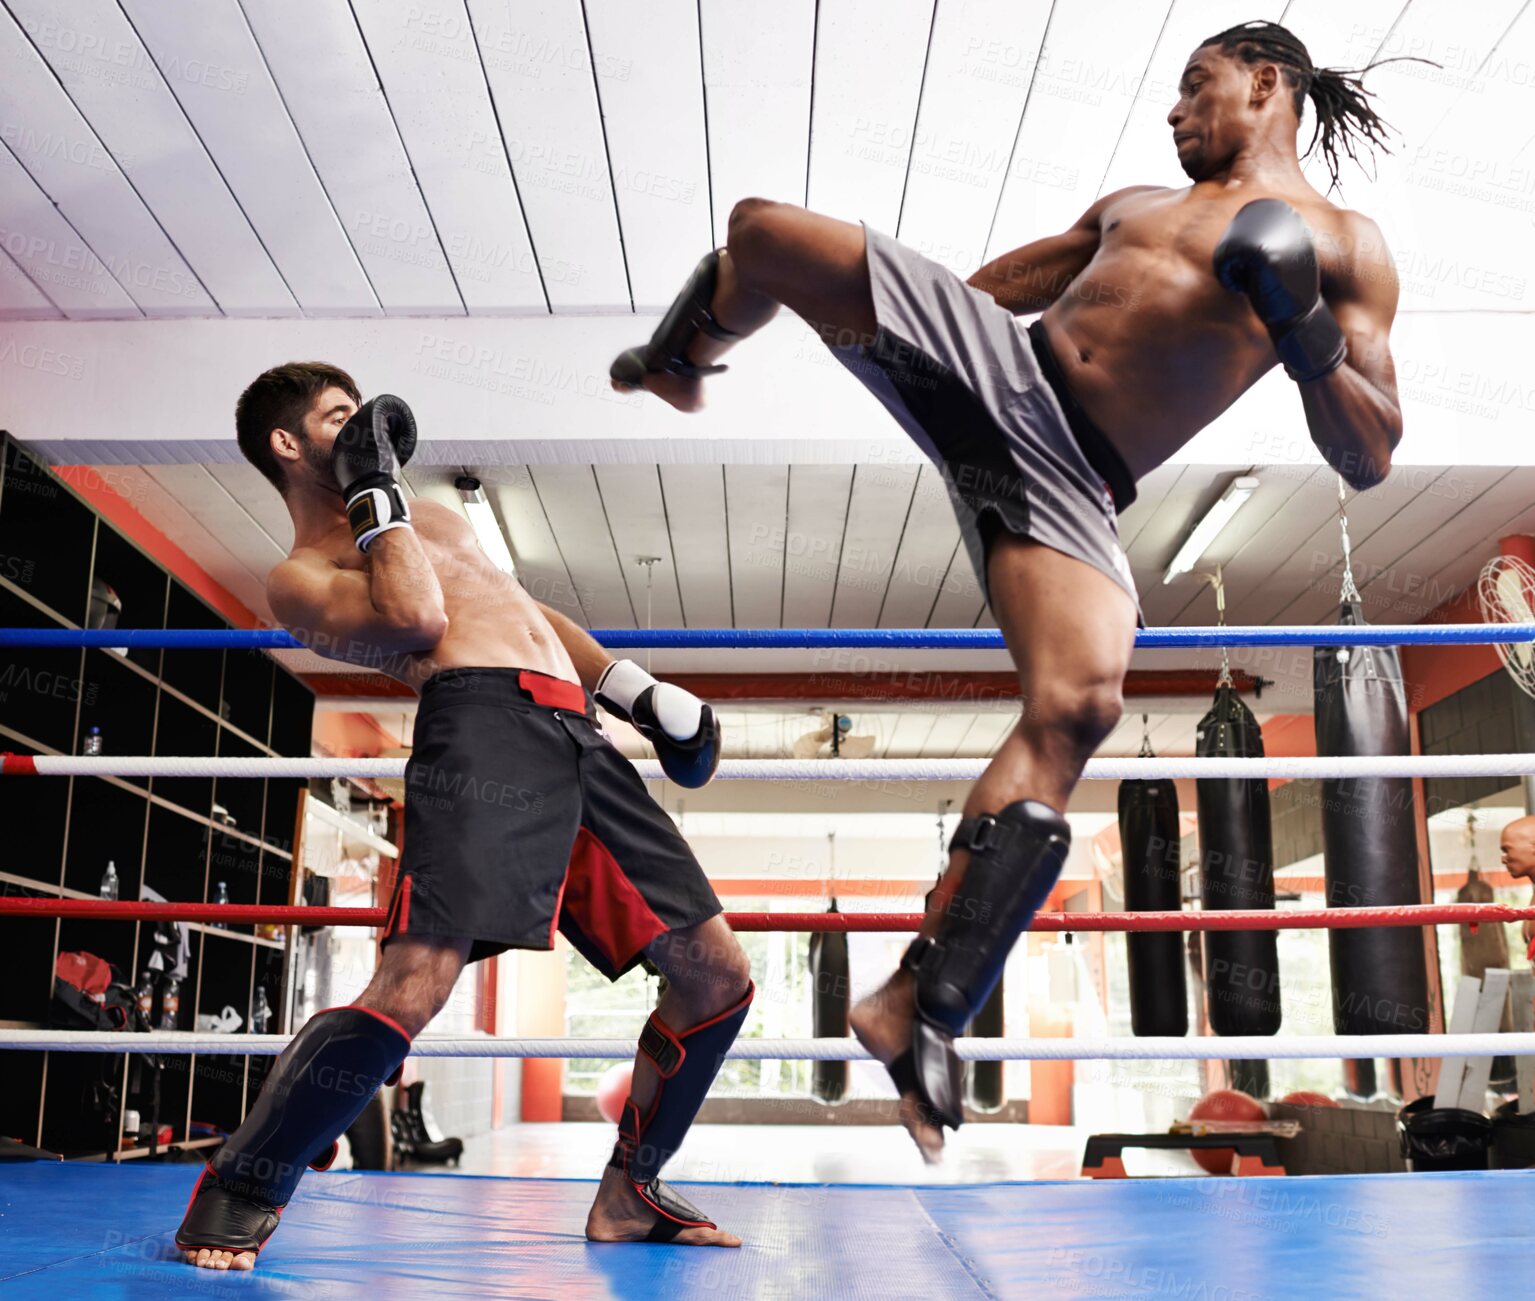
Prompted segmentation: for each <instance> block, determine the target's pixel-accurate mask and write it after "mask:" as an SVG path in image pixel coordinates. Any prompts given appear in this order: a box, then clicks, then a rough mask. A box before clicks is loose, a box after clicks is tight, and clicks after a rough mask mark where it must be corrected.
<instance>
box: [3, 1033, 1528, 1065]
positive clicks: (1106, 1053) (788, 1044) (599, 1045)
mask: <svg viewBox="0 0 1535 1301" xmlns="http://www.w3.org/2000/svg"><path fill="white" fill-rule="evenodd" d="M287 1045H288V1036H287V1035H279V1034H266V1035H254V1034H192V1033H189V1032H188V1033H182V1032H177V1031H157V1032H154V1033H150V1034H135V1033H124V1032H118V1031H109V1032H106V1033H92V1032H82V1031H78V1030H0V1051H4V1050H9V1049H18V1048H19V1049H32V1050H34V1051H36V1050H49V1049H51V1050H54V1051H60V1052H83V1053H122V1052H131V1053H154V1052H163V1053H166V1054H168V1055H171V1056H175V1055H177V1054H182V1053H193V1054H202V1053H213V1054H219V1055H224V1056H234V1055H243V1054H249V1055H250V1056H253V1057H275V1056H276V1055H277V1054H278V1053H280V1052H282V1050H283V1049H284V1048H285V1047H287ZM954 1048H955V1051H956V1052H957V1053H958V1054H959V1057H960V1059H961V1060H963V1061H970V1062H1011V1061H1144V1060H1153V1061H1174V1060H1177V1061H1234V1060H1278V1059H1280V1058H1286V1059H1289V1058H1329V1057H1352V1058H1368V1057H1499V1056H1502V1055H1504V1054H1505V1053H1506V1054H1508V1055H1509V1056H1511V1057H1528V1056H1535V1034H1383V1035H1327V1034H1317V1035H1289V1036H1286V1037H1285V1038H1282V1039H1280V1038H1272V1039H1271V1038H1268V1037H1266V1036H1264V1035H1231V1036H1230V1037H1228V1038H1218V1037H1208V1036H1207V1037H1201V1038H1193V1039H1172V1038H1145V1039H1131V1038H1127V1037H1124V1036H1120V1037H1117V1038H1098V1039H968V1038H966V1039H956V1040H955V1041H954ZM410 1053H411V1056H412V1057H543V1058H565V1057H594V1058H604V1059H609V1058H610V1059H613V1060H616V1061H622V1060H626V1059H627V1058H630V1057H633V1056H634V1040H632V1039H517V1038H497V1037H492V1036H490V1035H484V1036H481V1037H477V1038H476V1037H469V1038H453V1037H449V1036H442V1037H434V1036H432V1035H423V1036H421V1037H420V1038H419V1039H417V1040H415V1041H414V1042H413V1043H412V1044H411V1046H410ZM725 1056H727V1057H731V1058H734V1059H736V1060H738V1061H783V1062H790V1061H815V1062H852V1061H864V1060H867V1059H868V1057H869V1054H868V1053H866V1052H865V1051H864V1050H863V1048H862V1047H861V1046H860V1045H859V1043H858V1041H857V1040H856V1039H737V1040H736V1041H735V1043H734V1044H732V1045H731V1047H730V1050H729V1051H728V1052H727V1053H726V1054H725Z"/></svg>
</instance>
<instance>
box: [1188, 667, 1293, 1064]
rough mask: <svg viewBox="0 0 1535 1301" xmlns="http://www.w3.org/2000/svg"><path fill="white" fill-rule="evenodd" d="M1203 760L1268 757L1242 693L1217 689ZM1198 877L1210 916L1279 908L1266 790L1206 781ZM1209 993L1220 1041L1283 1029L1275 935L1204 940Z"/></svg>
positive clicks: (1201, 735)
mask: <svg viewBox="0 0 1535 1301" xmlns="http://www.w3.org/2000/svg"><path fill="white" fill-rule="evenodd" d="M1194 752H1195V753H1196V754H1197V755H1199V756H1200V757H1201V758H1227V759H1234V758H1255V759H1261V758H1262V757H1263V733H1262V731H1261V730H1260V728H1259V727H1258V720H1257V719H1256V718H1254V717H1253V713H1252V710H1250V709H1249V708H1248V707H1247V706H1246V705H1245V704H1243V703H1242V699H1241V697H1240V696H1238V695H1237V692H1236V688H1235V687H1233V686H1230V685H1229V684H1224V683H1223V684H1222V685H1221V686H1218V687H1217V688H1216V689H1215V700H1214V702H1213V703H1212V704H1211V706H1210V712H1209V713H1207V714H1206V715H1205V716H1204V717H1203V718H1202V719H1200V721H1199V730H1198V732H1197V733H1196V738H1195V746H1194ZM1196 789H1197V792H1198V799H1199V872H1200V880H1201V885H1202V893H1203V897H1204V907H1205V910H1206V911H1207V912H1225V911H1229V910H1231V909H1233V908H1272V907H1273V906H1274V847H1273V835H1272V831H1271V829H1270V824H1269V789H1268V783H1267V782H1266V781H1264V780H1262V779H1261V778H1257V779H1248V780H1230V779H1213V780H1212V779H1208V778H1202V779H1201V780H1200V781H1199V782H1198V783H1197V786H1196ZM1204 950H1205V994H1206V998H1207V999H1208V1001H1209V1002H1208V1005H1209V1010H1210V1026H1211V1028H1212V1029H1213V1030H1214V1031H1215V1033H1216V1034H1274V1033H1275V1032H1276V1031H1278V1029H1279V1022H1280V1000H1279V943H1278V935H1277V934H1276V933H1275V932H1274V931H1211V932H1210V933H1209V934H1207V935H1206V936H1205V942H1204Z"/></svg>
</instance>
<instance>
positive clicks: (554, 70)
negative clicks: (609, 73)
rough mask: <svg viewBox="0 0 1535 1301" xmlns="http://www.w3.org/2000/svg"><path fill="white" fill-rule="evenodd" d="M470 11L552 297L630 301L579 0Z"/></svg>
mask: <svg viewBox="0 0 1535 1301" xmlns="http://www.w3.org/2000/svg"><path fill="white" fill-rule="evenodd" d="M469 11H470V13H471V14H472V16H473V18H474V26H475V32H476V34H477V36H478V38H479V53H480V60H481V62H482V63H483V65H484V68H485V76H486V78H487V80H488V81H489V82H490V89H491V93H492V95H493V96H494V97H495V102H496V109H497V113H498V116H499V118H500V122H501V130H502V133H503V135H504V136H505V139H506V148H507V151H508V153H509V154H510V156H511V160H512V171H513V174H514V175H515V176H516V177H517V189H518V193H519V194H520V195H521V198H522V205H523V209H524V211H525V212H526V214H527V221H528V226H529V228H530V230H531V232H532V239H533V244H534V246H535V247H536V248H537V250H538V262H539V266H540V267H542V269H543V273H544V287H545V289H546V290H547V291H548V294H549V302H550V304H551V305H552V306H553V308H554V310H555V311H557V312H559V311H594V310H599V309H606V310H612V309H622V308H627V307H629V306H630V297H629V279H628V275H627V272H626V270H625V267H624V257H623V244H622V241H621V240H620V238H619V232H618V214H617V212H616V210H615V208H614V201H613V178H612V174H611V173H610V171H609V169H608V153H607V141H606V139H605V138H604V136H603V124H602V113H601V109H600V106H599V105H598V103H597V89H596V83H595V81H594V79H593V75H592V62H591V57H590V52H589V49H588V46H587V39H586V21H585V18H584V16H583V14H582V10H581V5H580V3H579V0H521V2H520V3H518V4H515V5H511V4H506V3H504V0H501V2H499V3H498V2H497V0H470V5H469Z"/></svg>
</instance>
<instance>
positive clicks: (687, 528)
mask: <svg viewBox="0 0 1535 1301" xmlns="http://www.w3.org/2000/svg"><path fill="white" fill-rule="evenodd" d="M659 469H660V474H661V491H662V493H663V495H664V496H665V498H666V518H667V522H668V523H669V524H670V526H671V552H672V559H673V561H674V562H675V563H676V566H677V588H678V591H679V592H680V593H681V597H682V613H683V617H684V624H685V626H686V627H689V628H729V627H731V626H733V625H734V622H735V615H734V612H733V611H732V609H731V604H730V538H729V533H728V531H727V528H726V520H725V469H724V467H723V466H720V465H663V466H660V467H659Z"/></svg>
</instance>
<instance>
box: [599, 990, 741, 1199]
mask: <svg viewBox="0 0 1535 1301" xmlns="http://www.w3.org/2000/svg"><path fill="white" fill-rule="evenodd" d="M756 992H757V991H756V987H755V986H752V985H748V986H747V988H746V993H745V994H744V995H742V997H741V1001H740V1002H738V1003H737V1004H735V1006H734V1007H730V1008H727V1009H726V1010H725V1011H723V1012H721V1013H720V1014H719V1015H718V1016H716V1017H711V1018H710V1019H709V1020H707V1021H704V1022H701V1023H700V1024H698V1025H695V1026H694V1027H693V1028H692V1029H691V1030H684V1031H683V1032H682V1033H680V1034H679V1033H678V1032H677V1031H675V1030H673V1029H672V1028H671V1027H670V1026H668V1025H667V1024H666V1022H664V1021H663V1020H661V1017H660V1014H659V1013H658V1012H652V1013H651V1014H650V1019H649V1020H648V1021H646V1022H645V1028H644V1030H642V1031H641V1032H640V1051H641V1052H642V1053H644V1054H645V1056H647V1057H648V1058H650V1060H651V1063H652V1064H653V1065H654V1066H655V1068H656V1073H657V1074H658V1075H659V1076H660V1077H661V1078H660V1082H659V1085H658V1087H657V1089H656V1096H655V1100H654V1101H653V1102H652V1103H651V1104H650V1110H649V1112H648V1114H646V1115H644V1116H641V1115H640V1109H639V1108H638V1107H637V1106H635V1105H634V1100H633V1099H632V1098H629V1099H626V1100H625V1102H624V1111H623V1115H622V1116H620V1117H619V1120H618V1142H617V1143H616V1144H615V1145H614V1147H613V1157H612V1160H610V1161H609V1162H608V1164H609V1165H611V1166H612V1167H613V1168H614V1169H616V1170H620V1171H622V1172H623V1174H624V1176H625V1178H627V1179H628V1180H629V1182H630V1183H632V1184H633V1185H634V1187H635V1191H636V1192H638V1193H639V1195H640V1196H641V1197H643V1198H644V1199H645V1200H646V1201H647V1202H649V1203H650V1204H651V1205H652V1206H653V1207H654V1208H655V1209H656V1210H657V1211H659V1212H660V1213H661V1215H662V1216H665V1217H670V1218H672V1219H674V1220H676V1221H678V1222H679V1225H680V1226H681V1227H686V1226H687V1225H688V1224H705V1225H709V1227H711V1228H712V1227H714V1226H713V1225H712V1224H710V1222H709V1221H708V1220H705V1219H703V1218H702V1217H699V1218H696V1219H689V1218H687V1217H688V1216H689V1215H697V1212H696V1210H695V1209H694V1208H693V1207H691V1206H688V1204H687V1203H686V1202H685V1201H683V1200H682V1198H680V1197H678V1196H677V1194H676V1193H673V1192H672V1191H671V1190H670V1189H669V1188H667V1187H666V1185H665V1184H663V1183H661V1181H660V1180H659V1179H658V1178H656V1176H657V1175H658V1174H659V1173H660V1170H661V1167H662V1166H663V1165H665V1164H666V1162H667V1161H668V1160H669V1159H670V1157H671V1155H672V1153H673V1152H675V1151H676V1150H677V1149H678V1148H679V1147H681V1146H682V1138H683V1135H684V1134H686V1133H687V1132H688V1127H689V1126H690V1125H691V1124H692V1123H693V1117H694V1116H696V1115H697V1114H698V1108H699V1107H700V1106H702V1105H703V1100H704V1095H705V1094H707V1093H708V1092H709V1086H710V1085H711V1084H713V1083H714V1077H715V1076H716V1075H718V1074H719V1070H720V1064H721V1063H722V1062H723V1061H724V1060H725V1050H726V1049H727V1048H729V1047H730V1045H731V1044H732V1043H734V1042H735V1037H736V1035H737V1034H739V1033H740V1030H741V1025H742V1023H743V1022H744V1021H745V1020H746V1013H747V1012H748V1011H749V1010H750V1008H751V1001H752V998H753V997H754V996H755V994H756ZM668 1201H671V1202H675V1203H679V1204H680V1207H676V1206H669V1205H667V1204H666V1203H667V1202H668Z"/></svg>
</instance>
